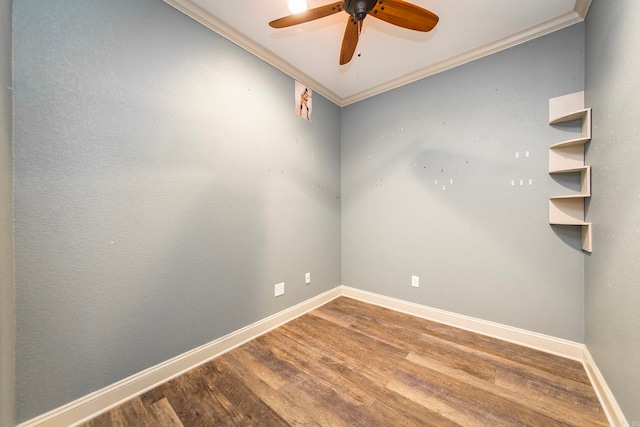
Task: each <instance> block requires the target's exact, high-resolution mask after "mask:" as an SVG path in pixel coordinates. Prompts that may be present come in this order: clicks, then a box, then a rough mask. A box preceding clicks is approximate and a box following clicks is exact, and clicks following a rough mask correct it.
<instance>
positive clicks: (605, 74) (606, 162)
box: [585, 0, 640, 425]
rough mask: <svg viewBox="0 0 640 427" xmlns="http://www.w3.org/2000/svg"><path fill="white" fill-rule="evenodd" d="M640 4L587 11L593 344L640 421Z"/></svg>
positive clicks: (589, 320)
mask: <svg viewBox="0 0 640 427" xmlns="http://www.w3.org/2000/svg"><path fill="white" fill-rule="evenodd" d="M639 50H640V3H638V2H637V1H633V0H621V1H615V2H611V1H603V0H594V1H593V3H592V4H591V9H590V10H589V15H588V16H587V32H586V89H587V105H588V106H590V107H592V108H593V139H592V140H591V142H590V144H589V147H588V153H587V161H588V162H589V163H590V164H592V165H593V197H592V198H591V202H590V204H589V207H588V212H587V218H588V219H589V220H590V221H592V222H593V224H594V228H593V231H594V237H593V244H594V251H593V254H592V255H591V256H589V257H588V258H587V260H586V265H585V276H586V343H587V347H588V348H589V351H590V353H591V354H592V356H593V357H594V359H595V361H596V364H597V365H598V368H599V369H600V371H601V372H602V373H603V375H604V377H605V379H606V381H607V383H608V384H609V387H611V389H612V391H613V393H614V394H615V396H616V399H617V401H618V403H619V404H620V406H621V407H622V409H623V411H624V412H625V415H626V417H627V420H628V421H629V423H631V424H632V425H640V405H639V404H638V399H639V397H640V365H639V364H638V360H639V355H640V309H639V307H640V290H639V289H640V288H639V287H638V285H639V283H638V278H639V277H640V243H639V240H638V239H640V168H639V166H640V138H639V136H638V135H639V132H640V84H639V80H638V79H639V78H640V58H639V57H638V51H639Z"/></svg>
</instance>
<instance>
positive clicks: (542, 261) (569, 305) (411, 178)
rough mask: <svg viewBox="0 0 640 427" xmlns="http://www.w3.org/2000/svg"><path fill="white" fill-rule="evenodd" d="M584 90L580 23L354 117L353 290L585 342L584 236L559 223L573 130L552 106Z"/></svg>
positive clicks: (345, 174)
mask: <svg viewBox="0 0 640 427" xmlns="http://www.w3.org/2000/svg"><path fill="white" fill-rule="evenodd" d="M583 87H584V25H583V24H579V25H575V26H572V27H570V28H568V29H565V30H562V31H560V32H556V33H553V34H551V35H547V36H545V37H542V38H539V39H536V40H534V41H531V42H529V43H526V44H523V45H520V46H516V47H514V48H511V49H508V50H505V51H502V52H500V53H498V54H494V55H491V56H490V57H487V58H484V59H481V60H478V61H475V62H472V63H469V64H466V65H464V66H461V67H458V68H455V69H453V70H450V71H447V72H445V73H442V74H439V75H436V76H433V77H429V78H427V79H424V80H421V81H418V82H416V83H413V84H410V85H407V86H404V87H402V88H399V89H397V90H393V91H391V92H387V93H384V94H382V95H379V96H376V97H374V98H371V99H368V100H365V101H362V102H359V103H356V104H353V105H350V106H348V107H345V108H343V110H342V255H343V257H342V281H343V284H345V285H348V286H354V287H357V288H360V289H364V290H367V291H371V292H375V293H379V294H383V295H388V296H391V297H395V298H400V299H403V300H406V301H412V302H416V303H420V304H425V305H427V306H431V307H436V308H440V309H444V310H449V311H452V312H455V313H459V314H465V315H468V316H473V317H476V318H480V319H485V320H490V321H494V322H499V323H503V324H507V325H511V326H515V327H520V328H524V329H527V330H531V331H537V332H541V333H544V334H549V335H552V336H556V337H562V338H566V339H570V340H574V341H578V342H582V341H583V339H584V337H583V320H584V317H583V311H584V303H583V301H584V289H583V283H584V281H583V280H584V278H583V272H584V255H583V254H582V252H581V249H580V242H579V239H580V237H579V233H580V230H579V229H578V228H577V227H575V228H571V227H553V228H552V227H550V226H549V224H548V197H549V196H552V195H560V194H564V193H567V192H568V191H573V190H575V189H577V187H576V182H575V178H572V177H568V176H567V177H565V176H554V177H551V176H549V174H548V173H547V171H548V147H549V145H551V144H553V143H555V142H559V141H562V140H565V139H570V138H572V137H573V136H571V137H569V136H567V134H569V133H571V132H575V131H576V129H575V126H569V127H552V126H549V125H548V105H549V98H551V97H556V96H560V95H565V94H568V93H572V92H576V91H580V90H583ZM529 180H531V183H530V181H529ZM566 187H569V188H570V189H567V188H566ZM412 275H418V276H419V277H420V287H419V288H413V287H411V285H410V284H411V276H412Z"/></svg>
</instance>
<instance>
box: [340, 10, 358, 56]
mask: <svg viewBox="0 0 640 427" xmlns="http://www.w3.org/2000/svg"><path fill="white" fill-rule="evenodd" d="M357 46H358V21H356V20H355V19H353V18H351V17H349V21H347V28H345V30H344V37H343V39H342V47H341V48H340V65H344V64H346V63H348V62H349V61H351V58H353V54H354V53H355V51H356V47H357Z"/></svg>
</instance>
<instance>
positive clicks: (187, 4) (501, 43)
mask: <svg viewBox="0 0 640 427" xmlns="http://www.w3.org/2000/svg"><path fill="white" fill-rule="evenodd" d="M164 2H165V3H167V4H169V5H171V6H173V7H174V8H176V9H178V10H179V11H181V12H183V13H184V14H185V15H187V16H189V17H191V18H193V19H194V20H196V21H197V22H199V23H201V24H202V25H204V26H205V27H207V28H209V29H211V30H213V31H215V32H216V33H218V34H220V35H221V36H222V37H224V38H226V39H228V40H230V41H231V42H233V43H235V44H237V45H238V46H240V47H241V48H243V49H245V50H246V51H248V52H250V53H252V54H253V55H255V56H257V57H258V58H260V59H262V60H263V61H265V62H267V63H269V64H271V65H272V66H274V67H275V68H277V69H278V70H280V71H282V72H283V73H285V74H287V75H288V76H290V77H291V78H293V79H295V80H298V81H300V82H304V84H305V85H306V86H308V87H309V88H311V89H312V90H313V91H315V92H317V93H318V94H320V95H322V96H324V97H325V98H327V99H328V100H330V101H331V102H333V103H334V104H336V105H338V106H340V107H345V106H347V105H350V104H353V103H356V102H358V101H362V100H364V99H367V98H370V97H372V96H375V95H378V94H380V93H383V92H386V91H389V90H392V89H395V88H398V87H400V86H404V85H406V84H409V83H413V82H415V81H417V80H421V79H423V78H425V77H429V76H432V75H434V74H438V73H441V72H443V71H446V70H449V69H451V68H455V67H458V66H460V65H463V64H466V63H468V62H471V61H475V60H476V59H480V58H483V57H485V56H489V55H491V54H494V53H496V52H500V51H501V50H505V49H508V48H510V47H513V46H516V45H518V44H521V43H525V42H528V41H530V40H533V39H535V38H537V37H541V36H544V35H546V34H549V33H552V32H554V31H557V30H561V29H563V28H566V27H569V26H571V25H573V24H576V23H578V22H582V21H584V19H585V17H586V16H587V12H588V11H589V6H591V0H576V2H575V6H574V9H573V11H572V12H570V13H567V14H565V15H563V16H560V17H558V18H555V19H552V20H549V21H546V22H543V23H542V24H540V25H536V26H534V27H531V28H529V29H527V30H524V31H521V32H519V33H517V34H514V35H511V36H509V37H505V38H503V39H501V40H498V41H496V42H494V43H490V44H487V45H484V46H481V47H479V48H477V49H474V50H471V51H468V52H465V53H463V54H461V55H457V56H455V57H452V58H450V59H447V60H446V61H442V62H439V63H437V64H434V65H431V66H429V67H426V68H422V69H420V70H417V71H414V72H412V73H409V74H406V75H404V76H401V77H399V78H396V79H393V80H391V81H389V82H386V83H383V84H381V85H378V86H375V87H372V88H370V89H367V90H364V91H362V92H358V93H356V94H353V95H350V96H348V97H344V98H342V97H340V96H338V95H337V94H336V93H335V92H333V91H332V90H331V89H329V88H328V87H326V86H325V85H323V84H321V83H320V82H318V81H317V80H315V79H313V78H311V77H310V76H309V75H308V74H306V73H304V72H303V71H301V70H300V69H298V68H297V67H294V66H293V65H291V64H290V63H289V62H287V61H285V60H283V59H282V58H280V57H278V56H277V55H276V54H275V53H273V52H272V51H270V50H268V49H266V48H264V47H263V46H261V45H260V44H258V43H257V42H256V41H254V40H252V39H250V38H248V37H246V36H245V35H243V34H241V33H240V32H238V31H237V30H235V29H234V28H232V27H230V26H229V25H227V24H225V23H224V22H222V21H221V20H219V19H218V18H216V17H215V16H213V15H211V14H210V13H209V12H207V11H206V10H204V9H202V8H201V7H200V6H198V5H196V4H195V3H193V2H192V1H190V0H164Z"/></svg>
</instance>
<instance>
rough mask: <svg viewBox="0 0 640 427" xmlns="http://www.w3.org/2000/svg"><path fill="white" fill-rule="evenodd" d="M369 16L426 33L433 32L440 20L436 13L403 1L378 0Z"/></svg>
mask: <svg viewBox="0 0 640 427" xmlns="http://www.w3.org/2000/svg"><path fill="white" fill-rule="evenodd" d="M369 15H371V16H375V17H376V18H378V19H382V20H383V21H386V22H388V23H390V24H393V25H397V26H399V27H403V28H408V29H410V30H416V31H425V32H426V31H431V30H433V28H434V27H435V26H436V24H437V23H438V20H439V19H440V18H438V16H437V15H436V14H435V13H433V12H431V11H428V10H427V9H423V8H421V7H419V6H416V5H415V4H411V3H407V2H405V1H402V0H378V3H376V5H375V6H374V7H373V9H371V11H370V12H369Z"/></svg>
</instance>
